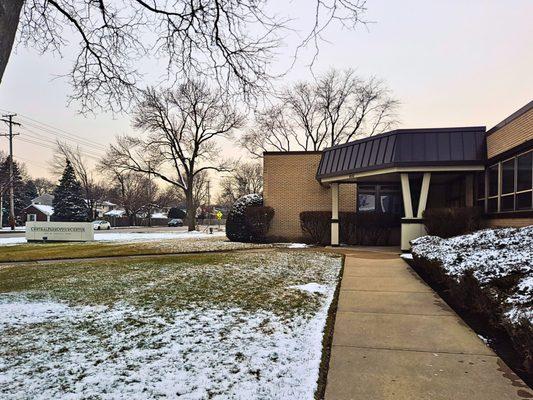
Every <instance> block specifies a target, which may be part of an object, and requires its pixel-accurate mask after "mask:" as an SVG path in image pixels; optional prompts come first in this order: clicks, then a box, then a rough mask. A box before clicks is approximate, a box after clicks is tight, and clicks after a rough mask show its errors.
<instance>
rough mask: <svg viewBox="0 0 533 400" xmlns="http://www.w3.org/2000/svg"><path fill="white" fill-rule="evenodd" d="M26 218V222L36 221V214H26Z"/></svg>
mask: <svg viewBox="0 0 533 400" xmlns="http://www.w3.org/2000/svg"><path fill="white" fill-rule="evenodd" d="M27 218H28V222H33V221H37V215H36V214H28V216H27Z"/></svg>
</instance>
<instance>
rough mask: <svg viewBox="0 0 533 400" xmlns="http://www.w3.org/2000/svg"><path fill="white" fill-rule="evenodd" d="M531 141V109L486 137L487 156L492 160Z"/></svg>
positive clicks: (532, 117) (532, 119) (532, 134)
mask: <svg viewBox="0 0 533 400" xmlns="http://www.w3.org/2000/svg"><path fill="white" fill-rule="evenodd" d="M532 139H533V109H531V110H529V111H527V112H526V113H524V114H522V115H521V116H519V117H518V118H516V119H514V120H513V121H511V122H509V123H508V124H507V125H505V126H503V127H502V128H500V129H498V130H496V131H494V132H493V133H491V134H490V135H488V136H487V156H488V158H492V157H495V156H497V155H498V154H501V153H503V152H504V151H507V150H510V149H512V148H513V147H515V146H518V145H520V144H521V143H524V142H526V141H528V140H532Z"/></svg>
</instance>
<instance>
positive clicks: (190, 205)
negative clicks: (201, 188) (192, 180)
mask: <svg viewBox="0 0 533 400" xmlns="http://www.w3.org/2000/svg"><path fill="white" fill-rule="evenodd" d="M189 188H190V189H189V190H187V192H186V193H185V201H186V203H187V220H188V221H189V224H188V226H189V229H188V230H189V232H190V231H194V230H196V207H195V206H194V194H193V189H192V185H191V186H189Z"/></svg>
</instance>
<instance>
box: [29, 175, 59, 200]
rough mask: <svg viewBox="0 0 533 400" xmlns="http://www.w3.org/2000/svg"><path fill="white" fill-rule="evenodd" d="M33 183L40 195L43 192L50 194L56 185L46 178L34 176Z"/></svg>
mask: <svg viewBox="0 0 533 400" xmlns="http://www.w3.org/2000/svg"><path fill="white" fill-rule="evenodd" d="M33 183H34V185H35V188H36V189H37V194H38V195H39V196H42V195H43V194H45V193H49V194H51V193H52V192H53V191H54V189H55V187H56V184H55V183H54V182H52V181H51V180H50V179H48V178H35V179H34V180H33Z"/></svg>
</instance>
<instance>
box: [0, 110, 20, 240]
mask: <svg viewBox="0 0 533 400" xmlns="http://www.w3.org/2000/svg"><path fill="white" fill-rule="evenodd" d="M16 115H17V114H5V115H2V117H3V118H2V119H1V120H2V121H4V122H5V123H6V124H8V125H9V133H7V134H3V135H0V136H7V137H8V138H9V226H10V227H11V230H12V231H13V230H15V193H14V189H13V181H14V179H13V136H17V135H19V134H18V133H13V125H17V126H20V124H19V123H18V122H13V117H15V116H16ZM0 208H1V206H0Z"/></svg>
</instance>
